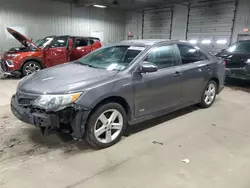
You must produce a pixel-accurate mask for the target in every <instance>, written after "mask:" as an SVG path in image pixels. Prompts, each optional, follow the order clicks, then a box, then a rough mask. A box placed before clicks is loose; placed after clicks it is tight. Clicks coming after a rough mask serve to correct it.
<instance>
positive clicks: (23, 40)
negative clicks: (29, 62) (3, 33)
mask: <svg viewBox="0 0 250 188" xmlns="http://www.w3.org/2000/svg"><path fill="white" fill-rule="evenodd" d="M7 31H8V32H9V33H10V34H11V35H12V36H13V37H14V38H15V39H16V40H18V41H19V42H20V43H21V44H22V45H23V46H25V47H26V48H30V47H31V46H33V47H34V48H35V49H36V50H40V49H39V48H38V47H37V46H36V45H35V44H34V43H33V42H32V41H31V40H30V39H28V38H27V37H25V36H24V35H22V34H21V33H19V32H17V31H15V30H14V29H11V28H7ZM30 45H31V46H30Z"/></svg>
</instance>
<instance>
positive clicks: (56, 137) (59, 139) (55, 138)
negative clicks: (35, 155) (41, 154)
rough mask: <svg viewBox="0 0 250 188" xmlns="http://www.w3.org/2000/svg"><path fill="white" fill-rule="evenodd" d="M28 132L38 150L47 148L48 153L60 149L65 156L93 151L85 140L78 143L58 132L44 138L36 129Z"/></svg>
mask: <svg viewBox="0 0 250 188" xmlns="http://www.w3.org/2000/svg"><path fill="white" fill-rule="evenodd" d="M28 131H29V133H28V135H29V139H30V140H31V141H32V142H33V144H34V145H35V146H36V147H37V148H45V150H47V151H50V150H55V149H60V150H61V151H62V152H63V153H64V154H65V155H67V154H69V155H73V154H77V153H83V152H89V151H91V147H90V146H89V145H88V144H87V143H86V142H85V141H84V140H82V141H76V140H74V139H73V138H72V137H71V136H70V135H68V134H64V133H61V132H56V133H55V134H51V135H49V136H43V135H41V133H40V131H39V129H36V128H34V129H29V130H28Z"/></svg>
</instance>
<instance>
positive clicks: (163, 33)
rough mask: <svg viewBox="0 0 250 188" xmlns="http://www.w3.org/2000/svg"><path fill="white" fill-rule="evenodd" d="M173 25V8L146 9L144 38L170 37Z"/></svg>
mask: <svg viewBox="0 0 250 188" xmlns="http://www.w3.org/2000/svg"><path fill="white" fill-rule="evenodd" d="M171 26H172V9H171V8H163V9H154V10H144V14H143V38H144V39H152V38H154V39H170V38H171Z"/></svg>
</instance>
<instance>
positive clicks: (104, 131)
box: [86, 103, 128, 149]
mask: <svg viewBox="0 0 250 188" xmlns="http://www.w3.org/2000/svg"><path fill="white" fill-rule="evenodd" d="M114 112H115V113H114ZM116 114H117V115H116ZM103 115H104V116H103ZM112 115H113V116H114V117H115V118H111V116H112ZM100 119H101V120H100ZM112 122H113V123H112ZM127 123H128V120H127V114H126V112H125V110H124V108H123V107H122V106H121V105H120V104H118V103H106V104H104V105H102V106H100V107H99V108H97V109H96V110H95V111H94V112H93V113H92V114H91V115H90V118H89V120H88V122H87V124H86V126H87V130H86V141H87V142H88V144H89V145H90V146H91V147H93V148H94V149H103V148H107V147H110V146H112V145H114V144H116V143H117V142H118V141H119V140H120V139H121V137H122V135H123V133H124V131H125V129H126V128H127ZM99 134H100V135H99ZM98 135H99V136H98ZM110 135H111V136H110Z"/></svg>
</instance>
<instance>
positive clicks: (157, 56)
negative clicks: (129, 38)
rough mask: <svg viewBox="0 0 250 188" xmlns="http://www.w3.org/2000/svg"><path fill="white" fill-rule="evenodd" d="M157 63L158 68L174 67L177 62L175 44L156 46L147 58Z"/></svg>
mask: <svg viewBox="0 0 250 188" xmlns="http://www.w3.org/2000/svg"><path fill="white" fill-rule="evenodd" d="M145 61H148V62H150V63H154V64H156V65H157V67H158V69H164V68H168V67H173V66H175V65H176V64H177V62H176V59H175V49H174V46H173V45H167V46H160V47H156V48H154V49H153V51H151V52H150V53H149V55H148V57H147V58H146V59H145Z"/></svg>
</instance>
